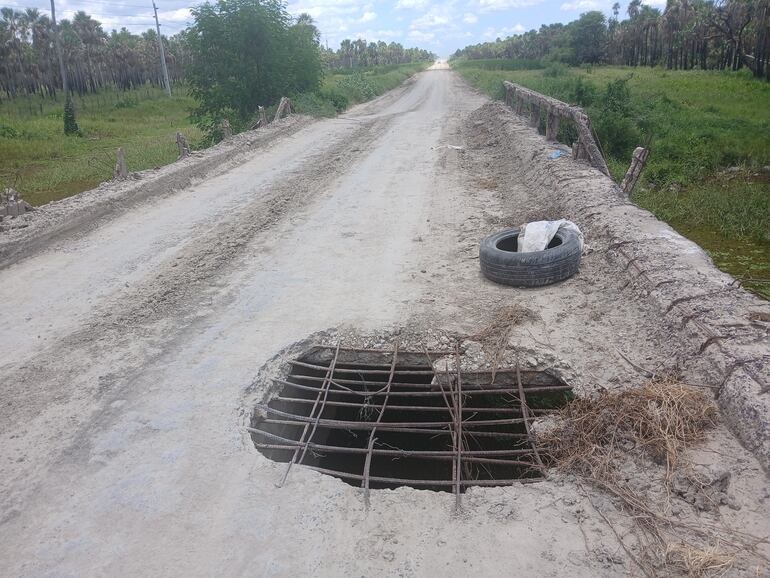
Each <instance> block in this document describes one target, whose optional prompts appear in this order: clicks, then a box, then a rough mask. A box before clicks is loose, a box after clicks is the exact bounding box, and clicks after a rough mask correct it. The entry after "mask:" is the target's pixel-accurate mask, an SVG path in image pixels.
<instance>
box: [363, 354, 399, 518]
mask: <svg viewBox="0 0 770 578" xmlns="http://www.w3.org/2000/svg"><path fill="white" fill-rule="evenodd" d="M397 358H398V342H396V343H394V344H393V364H392V365H391V366H390V375H389V376H388V385H387V386H386V388H387V389H386V390H385V399H384V400H383V402H382V408H381V409H380V413H379V415H378V416H377V421H376V422H375V424H374V427H373V428H372V431H371V433H370V434H369V444H368V446H367V450H368V451H367V452H366V460H365V461H364V479H363V481H362V482H361V486H362V487H363V488H364V503H365V504H366V505H367V507H368V506H369V469H370V468H371V465H372V450H373V449H374V441H375V440H376V439H377V438H376V437H374V434H375V433H376V432H377V426H378V425H379V424H380V422H381V421H382V416H383V414H384V413H385V410H386V409H387V407H388V397H389V395H390V384H391V383H392V382H393V375H394V374H395V372H396V360H397Z"/></svg>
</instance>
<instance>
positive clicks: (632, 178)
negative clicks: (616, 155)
mask: <svg viewBox="0 0 770 578" xmlns="http://www.w3.org/2000/svg"><path fill="white" fill-rule="evenodd" d="M649 155H650V150H649V149H646V148H644V147H636V148H635V149H634V154H632V155H631V164H630V165H629V167H628V170H627V171H626V176H625V177H623V182H622V183H620V190H621V191H623V194H624V195H625V196H626V197H628V196H630V195H631V191H633V190H634V187H635V186H636V181H638V180H639V175H641V174H642V169H644V165H646V164H647V157H648V156H649Z"/></svg>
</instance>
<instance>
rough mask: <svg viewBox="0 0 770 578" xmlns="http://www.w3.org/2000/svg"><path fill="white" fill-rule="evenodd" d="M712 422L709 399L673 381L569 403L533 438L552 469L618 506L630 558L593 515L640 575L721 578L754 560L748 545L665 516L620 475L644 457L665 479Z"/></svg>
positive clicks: (745, 539) (741, 538)
mask: <svg viewBox="0 0 770 578" xmlns="http://www.w3.org/2000/svg"><path fill="white" fill-rule="evenodd" d="M717 415H718V412H717V408H716V405H715V404H714V401H713V399H712V398H711V396H710V395H709V394H708V393H707V392H705V391H702V390H700V389H697V388H695V387H692V386H689V385H684V384H681V383H678V382H677V381H675V380H671V379H668V380H652V381H649V382H648V383H646V384H645V385H644V386H642V387H640V388H637V389H632V390H628V391H624V392H619V393H603V394H601V395H599V396H598V397H596V398H594V399H575V400H573V401H570V402H569V403H568V404H567V405H566V406H565V407H564V408H563V409H562V410H560V412H559V414H557V416H556V419H555V420H554V425H553V426H552V427H550V428H547V429H546V431H543V432H539V433H538V438H539V441H540V443H541V445H542V447H543V448H544V450H545V452H546V457H547V458H548V459H549V460H550V462H551V465H553V466H555V467H557V468H559V469H561V470H562V471H565V472H569V473H572V474H576V475H578V476H580V477H582V478H584V479H586V480H588V481H589V482H591V483H593V484H595V485H596V486H597V487H599V488H602V489H603V490H605V491H606V492H608V493H609V494H610V495H612V496H613V497H614V498H616V499H617V500H619V503H620V505H621V510H623V511H624V512H626V514H628V515H629V517H630V519H631V520H632V521H633V525H634V527H635V530H634V531H632V535H633V536H635V540H636V552H637V553H636V554H634V553H633V552H632V551H631V547H630V546H628V545H627V544H626V543H625V541H624V539H623V538H621V536H620V535H619V533H618V532H617V531H616V530H615V529H614V527H613V526H612V524H611V523H610V521H609V519H608V518H606V517H605V516H604V515H603V514H602V513H601V511H600V510H597V512H598V513H599V515H600V516H602V518H604V520H605V521H606V522H607V523H608V524H609V525H610V527H611V528H613V531H614V532H615V535H616V536H617V537H618V540H619V542H620V544H621V545H622V546H623V548H624V549H625V550H626V552H627V553H628V554H629V556H630V558H631V559H632V560H633V561H634V563H635V564H636V565H637V566H638V567H639V568H640V569H641V571H642V573H643V574H645V575H646V576H660V575H664V576H668V575H671V574H672V572H674V571H678V572H680V573H684V574H686V575H688V576H719V575H721V574H723V573H725V572H726V571H727V570H728V569H729V568H730V567H731V565H732V563H733V561H734V560H735V558H736V555H737V553H738V552H741V551H743V552H750V553H751V554H755V555H756V554H757V551H756V548H755V547H754V546H755V545H756V543H755V542H752V540H753V539H754V538H753V537H749V536H748V535H739V534H740V533H739V532H736V531H735V530H733V529H728V528H725V529H723V530H720V529H718V528H706V527H700V526H697V525H692V524H687V523H684V522H681V521H679V520H676V519H673V518H671V517H669V516H666V515H664V514H663V513H662V512H661V511H660V510H659V508H658V506H657V504H654V503H650V501H649V499H648V498H647V497H646V496H645V495H643V494H641V493H639V492H638V491H637V490H635V489H634V486H633V484H629V483H628V481H627V480H625V479H624V476H623V475H622V474H621V473H620V469H621V468H622V467H623V465H624V464H626V463H627V458H628V456H629V454H638V455H646V456H648V457H650V458H652V459H653V460H655V461H656V462H658V463H660V464H664V465H665V467H666V479H667V480H669V479H670V477H671V475H672V474H673V472H674V469H675V468H676V467H677V464H679V463H680V462H681V461H683V459H684V456H683V454H684V450H685V449H686V448H687V447H688V446H691V445H692V444H695V443H697V442H699V441H701V440H702V439H703V438H704V437H705V432H706V430H707V429H708V428H710V427H712V426H714V425H715V424H716V422H717ZM589 500H590V498H589ZM594 508H596V506H594ZM715 542H716V543H717V544H723V545H726V546H728V547H729V549H730V552H726V551H724V550H722V549H720V547H719V546H713V547H712V546H704V545H705V544H713V543H715Z"/></svg>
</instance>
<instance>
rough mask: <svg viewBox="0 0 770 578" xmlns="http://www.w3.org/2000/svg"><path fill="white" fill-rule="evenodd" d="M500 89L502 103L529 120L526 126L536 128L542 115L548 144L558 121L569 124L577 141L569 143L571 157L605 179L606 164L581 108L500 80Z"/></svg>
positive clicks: (554, 139) (553, 138) (606, 172)
mask: <svg viewBox="0 0 770 578" xmlns="http://www.w3.org/2000/svg"><path fill="white" fill-rule="evenodd" d="M503 89H504V90H505V103H506V104H507V105H508V106H510V107H511V108H513V110H514V111H515V112H516V114H518V115H520V116H527V117H529V125H530V126H532V127H534V128H538V127H539V126H540V115H541V112H544V113H545V138H546V139H547V140H549V141H557V140H558V138H557V137H558V134H559V126H560V123H561V121H568V122H571V123H573V124H574V126H575V128H576V129H577V134H578V140H577V142H575V143H573V144H572V156H573V157H574V158H575V159H584V160H587V161H588V162H589V163H591V165H593V166H594V167H596V168H597V169H599V170H600V171H601V172H603V173H604V174H605V175H607V176H609V174H610V171H609V169H608V168H607V163H606V162H605V160H604V156H603V155H602V152H601V150H600V149H599V146H598V144H597V143H596V139H594V135H593V131H592V130H591V121H590V119H589V118H588V115H587V114H586V113H585V112H584V111H583V109H582V108H579V107H577V106H571V105H569V104H567V103H566V102H562V101H560V100H556V99H555V98H551V97H550V96H545V95H543V94H540V93H539V92H535V91H534V90H530V89H528V88H525V87H523V86H521V85H518V84H514V83H513V82H508V81H507V80H504V81H503ZM566 144H570V143H566Z"/></svg>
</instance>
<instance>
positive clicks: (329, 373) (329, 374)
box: [276, 342, 340, 488]
mask: <svg viewBox="0 0 770 578" xmlns="http://www.w3.org/2000/svg"><path fill="white" fill-rule="evenodd" d="M339 352H340V344H339V342H338V343H337V350H336V351H335V353H334V359H333V360H332V363H331V365H330V367H329V370H328V371H327V372H326V381H325V382H324V385H325V386H326V387H325V388H323V387H322V388H321V390H320V391H319V392H318V396H317V397H316V400H315V403H314V404H313V408H312V409H311V410H310V417H311V418H312V416H313V413H314V412H315V410H316V407H317V406H318V402H319V401H320V400H321V396H322V395H323V399H324V402H325V401H326V396H327V395H328V393H329V384H330V383H331V378H332V375H334V364H335V363H336V361H337V355H339ZM324 392H325V393H324ZM322 413H323V403H321V408H320V410H319V411H318V418H319V419H320V418H321V414H322ZM309 427H310V424H309V423H308V424H307V425H306V426H305V428H304V429H303V430H302V436H301V437H300V443H302V442H304V441H305V436H306V435H307V432H308V428H309ZM313 433H315V426H313V432H312V433H311V434H310V437H309V438H308V439H307V441H308V442H309V441H310V439H311V438H312V437H313ZM306 451H307V444H305V448H304V450H303V451H302V457H301V458H300V460H299V461H300V462H302V458H304V457H305V452H306ZM298 454H299V446H297V449H296V451H295V452H294V455H293V456H292V458H291V461H290V462H289V465H288V466H286V471H285V472H284V474H283V478H281V481H280V483H278V484H276V485H277V486H278V487H279V488H280V487H281V486H283V484H284V483H286V478H287V477H289V472H290V471H291V467H292V466H293V465H294V462H295V461H297V455H298Z"/></svg>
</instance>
